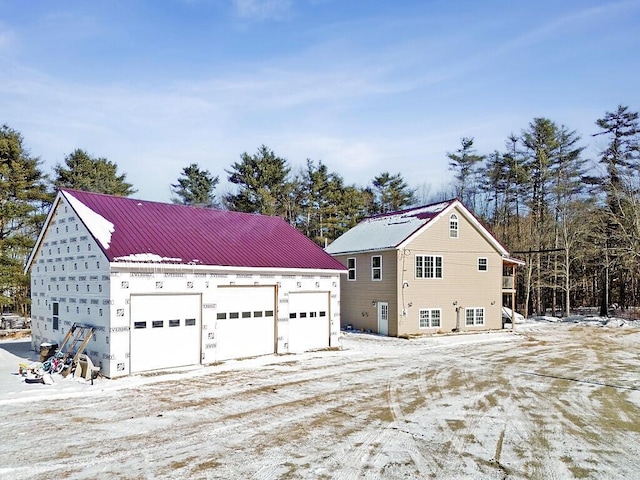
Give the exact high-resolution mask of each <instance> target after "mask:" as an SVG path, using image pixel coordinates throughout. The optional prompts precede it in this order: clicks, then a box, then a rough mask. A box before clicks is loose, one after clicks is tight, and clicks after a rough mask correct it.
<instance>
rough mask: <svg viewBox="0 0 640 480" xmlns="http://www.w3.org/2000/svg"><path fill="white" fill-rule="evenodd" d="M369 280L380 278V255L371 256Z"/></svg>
mask: <svg viewBox="0 0 640 480" xmlns="http://www.w3.org/2000/svg"><path fill="white" fill-rule="evenodd" d="M371 280H382V256H381V255H374V256H373V257H371Z"/></svg>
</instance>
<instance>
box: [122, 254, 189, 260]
mask: <svg viewBox="0 0 640 480" xmlns="http://www.w3.org/2000/svg"><path fill="white" fill-rule="evenodd" d="M113 260H114V261H116V262H182V259H181V258H173V257H161V256H160V255H156V254H155V253H133V254H131V255H125V256H123V257H115V258H114V259H113Z"/></svg>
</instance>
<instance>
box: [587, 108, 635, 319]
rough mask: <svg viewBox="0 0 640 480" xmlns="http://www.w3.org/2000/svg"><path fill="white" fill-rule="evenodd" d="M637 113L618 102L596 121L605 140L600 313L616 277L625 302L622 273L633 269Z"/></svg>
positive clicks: (620, 297) (619, 296)
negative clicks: (614, 107) (616, 106)
mask: <svg viewBox="0 0 640 480" xmlns="http://www.w3.org/2000/svg"><path fill="white" fill-rule="evenodd" d="M639 118H640V115H639V114H638V112H631V111H629V108H628V107H626V106H622V105H619V106H618V109H617V110H616V111H615V112H606V113H605V115H604V117H602V118H600V119H598V120H597V121H596V125H597V126H598V127H599V128H600V132H598V133H596V134H594V137H597V136H603V137H604V138H606V139H607V141H608V143H607V144H606V146H605V148H604V149H603V150H602V151H601V153H600V163H601V164H602V165H603V166H604V168H605V173H604V175H602V176H601V177H600V178H599V179H595V180H596V181H599V183H600V185H601V190H602V192H603V193H604V195H605V209H604V210H603V211H602V212H603V214H604V216H605V218H604V219H603V223H604V229H603V232H602V233H603V235H604V242H603V244H604V252H603V255H602V256H601V258H603V259H604V264H603V274H602V276H603V279H602V284H603V293H602V299H601V304H600V314H601V315H606V314H607V313H608V306H609V304H610V303H611V298H610V297H611V295H610V285H611V283H612V282H613V280H616V282H617V284H618V285H619V292H618V294H617V298H616V300H617V301H618V302H620V303H622V304H625V303H626V291H625V288H626V282H625V275H628V274H629V273H630V272H632V271H633V270H635V269H636V268H637V267H636V264H637V255H638V254H640V244H639V242H638V234H640V231H638V230H637V224H638V220H637V217H638V212H637V207H638V204H639V202H638V195H639V193H638V187H639V186H640V185H638V184H639V183H640V182H639V181H638V166H639V164H640V123H639Z"/></svg>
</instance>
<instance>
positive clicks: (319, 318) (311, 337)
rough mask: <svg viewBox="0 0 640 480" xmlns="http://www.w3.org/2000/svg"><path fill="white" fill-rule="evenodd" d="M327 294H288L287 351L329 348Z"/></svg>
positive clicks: (329, 333) (329, 330)
mask: <svg viewBox="0 0 640 480" xmlns="http://www.w3.org/2000/svg"><path fill="white" fill-rule="evenodd" d="M330 337H331V328H330V325H329V292H300V293H290V294H289V351H290V352H304V351H306V350H313V349H318V348H326V347H328V346H329V339H330Z"/></svg>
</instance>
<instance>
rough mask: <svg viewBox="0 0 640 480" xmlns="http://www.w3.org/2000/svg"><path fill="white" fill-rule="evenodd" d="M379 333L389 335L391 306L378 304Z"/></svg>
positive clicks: (382, 303)
mask: <svg viewBox="0 0 640 480" xmlns="http://www.w3.org/2000/svg"><path fill="white" fill-rule="evenodd" d="M378 333H379V334H380V335H389V304H388V303H387V302H378Z"/></svg>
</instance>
